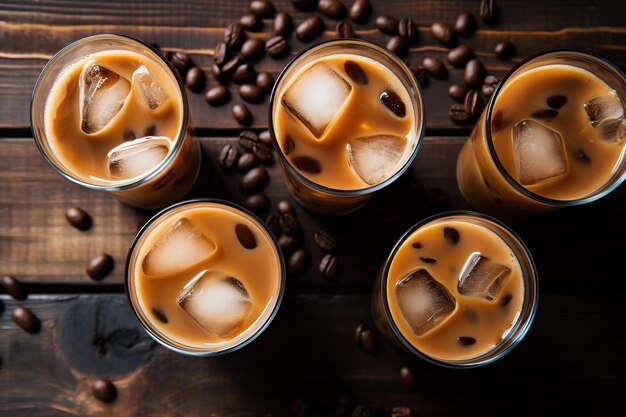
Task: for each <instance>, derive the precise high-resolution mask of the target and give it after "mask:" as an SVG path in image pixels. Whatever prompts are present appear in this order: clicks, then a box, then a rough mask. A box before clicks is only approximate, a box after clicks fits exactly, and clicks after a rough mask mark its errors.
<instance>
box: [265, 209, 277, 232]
mask: <svg viewBox="0 0 626 417" xmlns="http://www.w3.org/2000/svg"><path fill="white" fill-rule="evenodd" d="M265 225H266V226H267V228H268V229H269V231H270V232H272V234H273V235H274V236H280V224H279V222H278V215H276V214H270V215H269V216H267V219H265Z"/></svg>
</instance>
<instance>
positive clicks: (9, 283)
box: [0, 275, 28, 301]
mask: <svg viewBox="0 0 626 417" xmlns="http://www.w3.org/2000/svg"><path fill="white" fill-rule="evenodd" d="M0 284H1V285H2V289H3V290H4V292H5V293H7V294H9V295H10V296H11V297H13V298H14V299H16V300H20V301H23V300H25V299H26V297H27V296H28V293H27V292H26V288H24V286H23V285H22V283H21V282H19V281H18V280H17V279H15V277H13V276H11V275H4V276H3V277H2V281H0Z"/></svg>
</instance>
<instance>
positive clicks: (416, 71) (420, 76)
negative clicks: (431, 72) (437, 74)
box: [411, 64, 428, 87]
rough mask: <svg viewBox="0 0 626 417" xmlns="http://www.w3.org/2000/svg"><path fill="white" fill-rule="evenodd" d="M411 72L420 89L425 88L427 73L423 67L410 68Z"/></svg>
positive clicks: (414, 66)
mask: <svg viewBox="0 0 626 417" xmlns="http://www.w3.org/2000/svg"><path fill="white" fill-rule="evenodd" d="M411 72H412V73H413V75H415V79H416V80H417V83H418V84H419V85H420V86H421V87H425V86H426V84H428V71H426V68H424V66H423V65H421V64H419V65H413V66H411Z"/></svg>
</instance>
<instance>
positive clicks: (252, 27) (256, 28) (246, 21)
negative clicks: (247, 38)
mask: <svg viewBox="0 0 626 417" xmlns="http://www.w3.org/2000/svg"><path fill="white" fill-rule="evenodd" d="M239 24H240V25H241V27H242V28H244V29H245V30H247V31H248V32H260V31H262V30H263V20H262V19H261V18H260V17H259V16H257V15H255V14H251V13H250V14H244V15H243V16H241V18H240V19H239Z"/></svg>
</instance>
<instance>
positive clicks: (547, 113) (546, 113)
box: [530, 109, 559, 120]
mask: <svg viewBox="0 0 626 417" xmlns="http://www.w3.org/2000/svg"><path fill="white" fill-rule="evenodd" d="M558 115H559V111H558V110H554V109H541V110H537V111H534V112H533V113H532V114H531V115H530V117H533V118H535V119H545V120H549V119H554V118H555V117H556V116H558Z"/></svg>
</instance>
